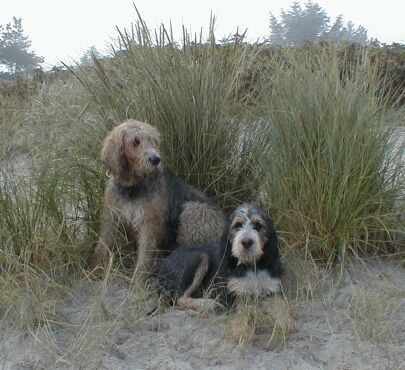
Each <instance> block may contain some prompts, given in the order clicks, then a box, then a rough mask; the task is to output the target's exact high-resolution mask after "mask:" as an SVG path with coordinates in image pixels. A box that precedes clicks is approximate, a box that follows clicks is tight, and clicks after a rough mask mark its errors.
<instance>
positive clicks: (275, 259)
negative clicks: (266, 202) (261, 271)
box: [258, 219, 283, 277]
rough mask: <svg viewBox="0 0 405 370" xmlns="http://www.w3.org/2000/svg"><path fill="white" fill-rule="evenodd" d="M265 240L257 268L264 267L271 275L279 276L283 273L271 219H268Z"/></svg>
mask: <svg viewBox="0 0 405 370" xmlns="http://www.w3.org/2000/svg"><path fill="white" fill-rule="evenodd" d="M266 239H267V242H266V244H265V245H264V247H263V255H262V257H261V258H260V261H259V263H258V267H259V268H266V269H267V270H268V271H269V272H270V275H271V276H273V277H280V276H281V275H282V273H283V266H282V263H281V259H280V254H279V249H278V238H277V233H276V230H275V228H274V225H273V221H272V220H271V219H269V222H268V230H267V233H266Z"/></svg>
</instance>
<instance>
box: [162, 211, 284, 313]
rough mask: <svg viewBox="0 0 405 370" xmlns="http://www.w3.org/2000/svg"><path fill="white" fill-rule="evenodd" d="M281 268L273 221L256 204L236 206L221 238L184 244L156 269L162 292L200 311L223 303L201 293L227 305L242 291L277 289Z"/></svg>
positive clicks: (258, 293) (248, 293)
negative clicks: (197, 243)
mask: <svg viewBox="0 0 405 370" xmlns="http://www.w3.org/2000/svg"><path fill="white" fill-rule="evenodd" d="M282 273H283V268H282V264H281V260H280V256H279V251H278V242H277V235H276V231H275V229H274V224H273V221H272V219H271V217H270V216H269V215H268V214H267V213H266V212H265V211H264V210H263V209H262V208H261V207H259V206H258V205H256V204H254V203H249V204H242V205H241V206H238V207H237V208H236V209H235V210H234V212H233V213H232V214H231V216H230V217H229V219H228V222H227V223H226V225H225V227H224V231H223V235H222V238H221V243H218V244H216V243H213V244H208V245H184V246H179V247H178V248H176V249H175V250H174V251H173V252H172V253H171V254H170V255H169V256H168V257H166V258H165V259H164V260H162V261H161V262H160V263H159V264H158V266H157V268H156V269H155V276H156V277H157V279H158V281H159V285H160V292H161V293H162V294H163V296H165V297H169V298H171V299H172V300H173V301H177V303H178V304H179V306H182V307H185V308H191V309H194V310H198V311H200V310H204V309H205V308H208V307H209V308H211V307H213V306H215V304H216V302H218V300H217V301H215V299H212V298H205V299H203V298H202V297H203V291H207V290H208V291H209V292H210V293H211V294H210V296H211V297H216V298H219V303H221V304H222V305H223V306H225V307H229V306H230V305H232V303H233V302H234V300H235V299H236V298H238V297H241V296H250V297H257V298H264V297H267V296H269V295H273V294H276V293H278V292H279V290H280V277H281V275H282Z"/></svg>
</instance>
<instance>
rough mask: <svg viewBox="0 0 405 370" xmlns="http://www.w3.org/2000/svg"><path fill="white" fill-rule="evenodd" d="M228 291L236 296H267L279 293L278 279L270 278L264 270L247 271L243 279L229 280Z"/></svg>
mask: <svg viewBox="0 0 405 370" xmlns="http://www.w3.org/2000/svg"><path fill="white" fill-rule="evenodd" d="M228 291H229V292H231V293H235V294H236V295H238V296H241V295H249V296H257V297H263V296H268V295H270V294H274V293H277V292H279V291H280V279H279V278H273V277H271V276H270V275H269V273H268V272H267V271H266V270H260V271H257V273H256V272H254V271H248V272H247V274H246V275H245V276H243V277H238V278H231V279H230V280H229V282H228Z"/></svg>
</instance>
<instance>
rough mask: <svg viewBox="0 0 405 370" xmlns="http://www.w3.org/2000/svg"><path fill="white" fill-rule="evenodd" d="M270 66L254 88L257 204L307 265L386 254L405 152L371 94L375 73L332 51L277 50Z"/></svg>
mask: <svg viewBox="0 0 405 370" xmlns="http://www.w3.org/2000/svg"><path fill="white" fill-rule="evenodd" d="M273 63H274V67H273V73H272V75H270V76H269V80H268V82H267V83H266V84H265V88H264V89H263V91H262V104H263V106H262V107H261V108H262V110H263V111H264V116H265V123H264V124H263V126H262V129H263V133H264V135H266V141H267V145H266V149H265V150H264V151H263V150H262V149H261V152H259V153H258V155H259V157H260V159H261V163H262V166H263V167H262V168H263V169H262V171H263V172H264V173H266V174H267V175H266V177H265V179H264V184H265V186H264V189H263V194H264V196H263V198H262V199H263V202H265V203H269V204H270V205H271V207H273V209H274V211H275V212H276V214H277V215H278V217H279V220H280V222H279V228H280V230H282V231H283V232H284V233H285V234H286V237H287V238H288V239H289V240H290V242H291V244H297V247H299V248H306V249H307V251H308V252H309V254H310V255H311V256H313V257H314V258H316V259H321V260H323V261H327V262H335V261H336V258H337V257H338V256H339V257H340V260H341V261H342V260H343V259H344V257H345V255H346V254H347V252H348V251H349V252H353V253H356V254H362V253H374V252H382V251H384V250H386V247H387V246H388V244H390V241H392V240H394V239H395V237H396V236H397V233H398V232H399V231H400V226H401V224H400V222H401V214H403V208H402V209H401V208H400V209H398V208H395V202H397V201H398V199H400V197H401V196H403V194H404V183H403V178H404V177H403V176H404V162H403V158H404V157H403V156H404V148H405V146H404V139H403V137H402V138H401V137H399V138H398V136H397V134H396V133H397V130H398V124H397V123H396V122H394V121H392V120H390V119H389V113H390V110H391V109H392V106H391V105H390V104H389V102H388V101H387V100H385V99H384V98H381V97H380V96H381V94H379V93H380V92H381V91H383V90H384V89H386V88H387V85H384V83H385V81H384V79H383V76H379V75H378V74H377V72H376V69H375V68H374V67H373V66H372V65H371V64H370V61H369V58H368V55H367V52H365V51H363V52H362V53H359V55H357V63H356V64H355V65H354V66H353V65H349V64H345V60H343V62H342V59H341V58H339V57H338V51H337V50H336V49H334V48H332V47H326V48H315V49H314V48H312V49H303V50H298V51H295V50H285V52H284V55H283V57H282V58H280V59H277V58H275V60H274V61H273ZM269 87H270V88H269ZM398 139H399V140H398ZM394 147H396V150H394Z"/></svg>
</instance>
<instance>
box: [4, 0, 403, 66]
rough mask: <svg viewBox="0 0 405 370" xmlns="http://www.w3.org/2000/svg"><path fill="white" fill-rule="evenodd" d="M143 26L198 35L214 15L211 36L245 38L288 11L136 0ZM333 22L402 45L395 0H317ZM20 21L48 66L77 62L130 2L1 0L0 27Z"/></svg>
mask: <svg viewBox="0 0 405 370" xmlns="http://www.w3.org/2000/svg"><path fill="white" fill-rule="evenodd" d="M135 3H136V5H137V7H138V9H139V10H140V12H141V14H142V16H143V18H144V19H145V20H146V22H147V24H148V25H149V27H156V26H158V25H159V24H160V23H168V22H169V20H172V23H173V25H174V27H175V28H177V29H180V27H181V25H182V24H184V25H185V26H187V27H191V28H192V30H193V31H198V30H199V28H200V27H201V26H204V27H205V28H206V27H207V25H208V22H209V16H210V12H211V10H212V12H213V14H214V15H216V16H217V26H216V30H217V37H218V38H221V37H223V36H225V35H229V34H231V33H232V32H233V31H235V29H236V27H237V26H239V28H240V29H245V28H247V29H248V36H249V39H251V40H254V39H257V38H264V37H267V36H268V34H269V12H273V14H275V15H277V16H278V15H279V13H280V9H281V8H288V7H289V6H290V5H291V4H292V1H287V0H272V1H271V0H270V1H262V0H248V1H237V0H234V1H231V0H202V1H191V0H161V1H153V0H136V1H135ZM317 3H318V4H320V5H321V6H322V7H323V8H324V9H325V10H326V11H327V13H328V15H329V16H331V17H332V18H335V17H336V16H337V15H339V14H343V17H344V20H345V21H346V22H347V21H349V20H351V21H353V22H354V23H355V24H356V25H360V24H361V25H363V26H364V27H366V29H367V30H368V32H369V37H377V38H378V39H379V40H380V41H382V42H386V43H391V42H402V43H405V21H404V19H405V17H404V15H405V1H403V0H402V1H401V0H385V1H377V0H339V1H337V0H318V1H317ZM13 16H16V17H21V18H22V20H23V28H24V30H25V33H26V35H28V36H29V37H30V39H31V41H32V48H33V50H34V51H35V52H36V53H37V54H38V55H41V56H43V57H44V58H45V61H46V62H47V63H48V66H49V65H52V64H59V62H60V60H63V61H69V58H76V59H78V58H79V57H80V55H82V54H83V52H84V51H85V50H86V49H88V48H89V47H90V46H92V45H95V46H96V47H97V48H98V49H100V50H103V49H105V45H106V44H107V43H108V41H109V40H110V39H111V38H112V37H114V36H115V35H116V32H115V26H118V27H120V28H123V27H127V26H129V25H130V24H131V22H132V21H134V20H135V18H136V13H135V10H134V8H133V3H132V1H130V0H108V1H107V0H68V1H58V0H1V5H0V24H3V25H4V24H6V23H8V22H10V21H11V19H12V17H13Z"/></svg>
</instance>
